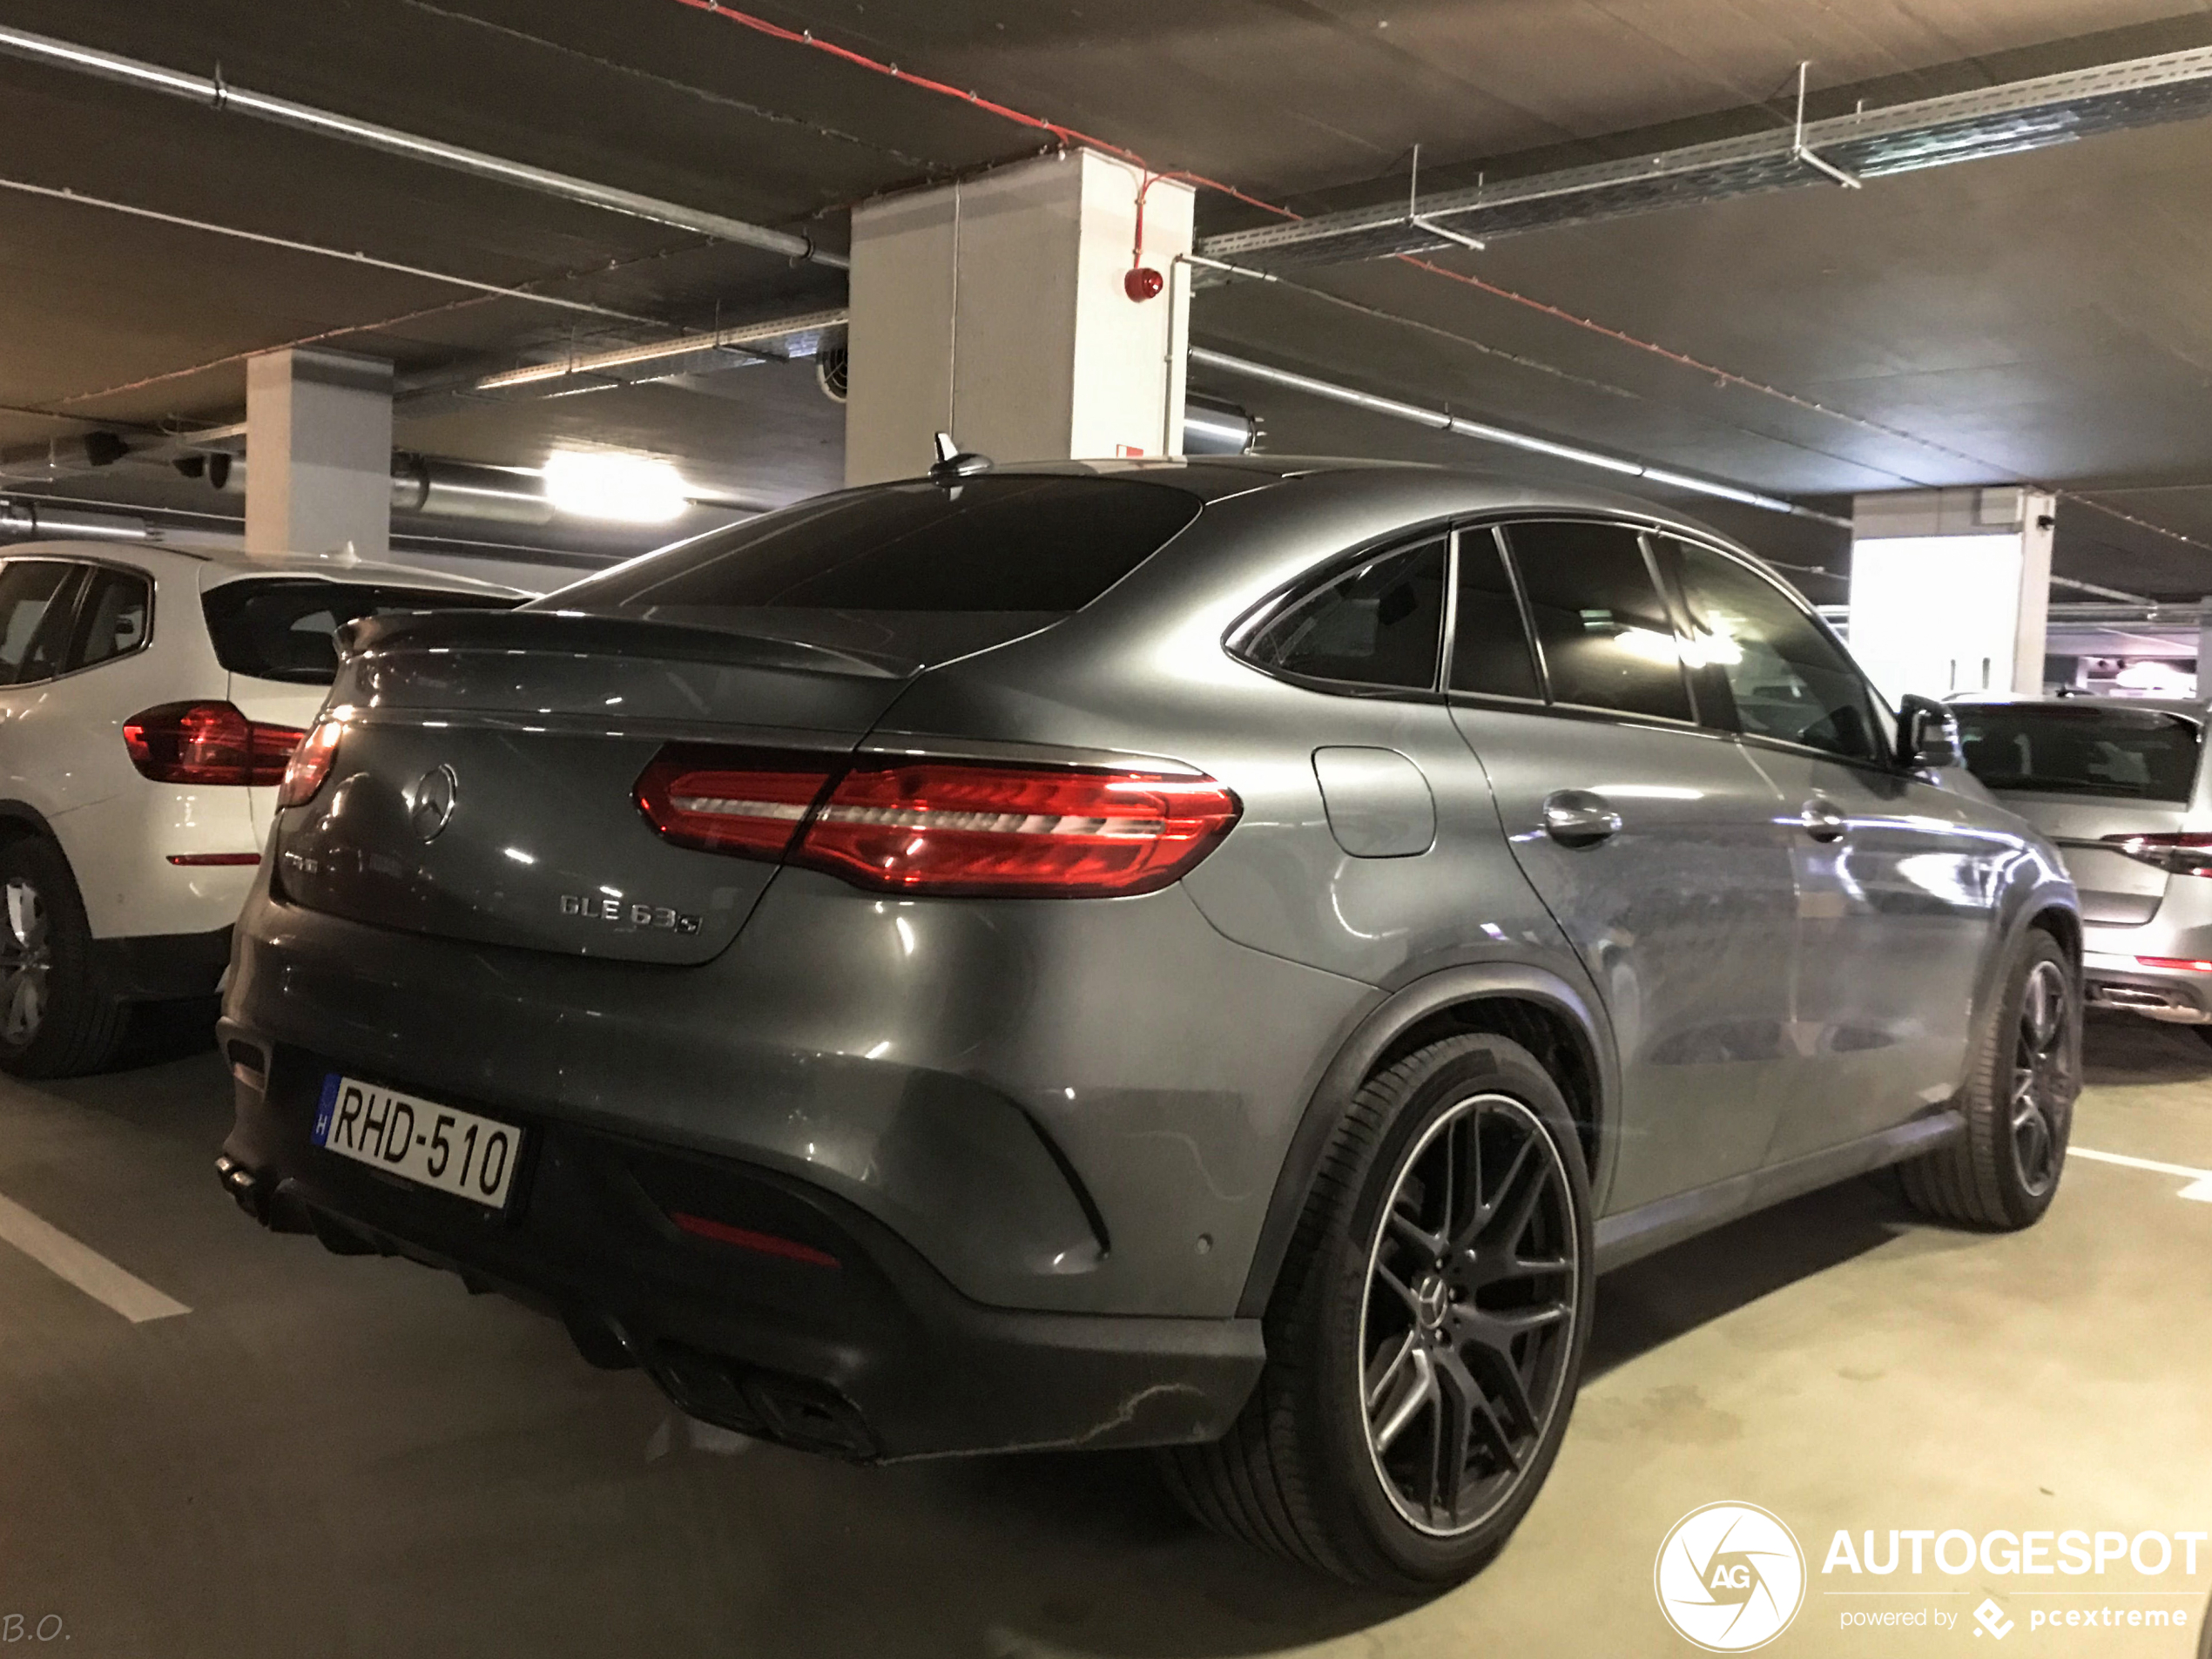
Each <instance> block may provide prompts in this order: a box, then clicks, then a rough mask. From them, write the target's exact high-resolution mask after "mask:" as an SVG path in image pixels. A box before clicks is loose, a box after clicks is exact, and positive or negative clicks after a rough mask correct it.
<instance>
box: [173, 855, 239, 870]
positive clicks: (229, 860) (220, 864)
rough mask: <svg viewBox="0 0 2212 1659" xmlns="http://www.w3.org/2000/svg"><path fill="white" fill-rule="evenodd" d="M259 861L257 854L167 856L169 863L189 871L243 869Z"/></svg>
mask: <svg viewBox="0 0 2212 1659" xmlns="http://www.w3.org/2000/svg"><path fill="white" fill-rule="evenodd" d="M260 861H261V855H260V853H171V854H170V855H169V862H170V863H172V864H180V865H184V866H185V867H187V868H191V869H202V868H212V869H222V868H226V867H230V866H233V865H236V866H239V867H241V868H243V867H246V866H248V865H253V864H259V863H260Z"/></svg>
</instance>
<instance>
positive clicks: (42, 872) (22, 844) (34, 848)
mask: <svg viewBox="0 0 2212 1659" xmlns="http://www.w3.org/2000/svg"><path fill="white" fill-rule="evenodd" d="M17 876H21V877H22V878H24V880H28V881H29V882H30V884H31V885H32V886H33V887H36V888H37V890H38V896H39V899H40V900H41V902H42V903H44V906H45V908H46V936H47V940H48V948H49V949H50V951H51V967H50V968H48V969H47V974H46V1010H45V1013H44V1016H43V1017H42V1018H41V1019H40V1021H39V1022H38V1029H37V1032H36V1033H35V1034H33V1035H32V1037H31V1039H30V1042H24V1043H17V1042H10V1041H9V1040H8V1039H7V1037H6V1036H5V1035H0V1071H6V1072H10V1073H13V1074H14V1075H15V1076H21V1077H43V1076H50V1075H51V1074H52V1073H53V1072H54V1071H55V1070H56V1069H57V1068H58V1066H59V1065H60V1062H62V1060H63V1059H64V1057H65V1056H66V1055H68V1053H69V1051H70V1050H71V1048H72V1047H73V1046H74V1043H75V1041H76V1036H77V1028H78V1026H79V1025H80V1024H82V1023H83V1022H84V1019H85V1018H86V1017H87V1015H88V1013H89V1011H90V1010H89V1008H88V1007H87V1002H88V999H89V997H90V995H91V978H92V972H91V969H92V964H91V929H90V928H89V927H87V925H86V923H85V921H84V900H82V899H80V898H79V897H78V892H77V882H76V880H75V878H74V877H72V876H71V873H70V868H69V861H68V860H66V859H64V857H63V856H62V854H61V851H60V849H59V848H57V847H56V846H53V845H52V844H51V842H48V841H46V840H43V839H42V838H40V837H38V836H37V835H23V836H18V837H17V839H15V840H11V841H9V842H7V843H5V844H4V845H0V893H4V890H5V886H6V883H7V882H8V881H9V880H12V879H14V878H16V877H17Z"/></svg>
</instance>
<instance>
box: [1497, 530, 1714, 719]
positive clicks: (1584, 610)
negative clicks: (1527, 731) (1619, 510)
mask: <svg viewBox="0 0 2212 1659" xmlns="http://www.w3.org/2000/svg"><path fill="white" fill-rule="evenodd" d="M1506 536H1507V542H1508V543H1510V544H1511V546H1512V548H1513V556H1514V565H1515V567H1516V568H1517V569H1518V570H1520V572H1521V590H1522V592H1524V593H1525V594H1527V597H1528V611H1529V618H1530V620H1531V621H1532V622H1533V623H1534V624H1535V629H1536V641H1537V644H1539V645H1540V646H1541V649H1542V651H1543V653H1544V671H1545V673H1546V674H1547V675H1548V677H1549V678H1550V680H1551V693H1552V697H1553V698H1554V700H1555V701H1558V702H1561V703H1579V704H1582V705H1585V706H1588V707H1590V708H1599V709H1615V710H1618V711H1620V712H1622V713H1624V714H1650V715H1658V716H1661V717H1662V718H1667V719H1671V720H1687V719H1689V718H1691V713H1690V703H1689V686H1688V685H1686V684H1685V683H1684V682H1683V673H1682V659H1681V652H1680V647H1679V645H1678V644H1677V642H1676V638H1675V625H1674V623H1673V621H1672V619H1670V618H1669V617H1668V615H1667V609H1666V606H1665V604H1663V603H1662V601H1661V599H1660V597H1659V590H1658V588H1657V586H1656V584H1655V583H1653V581H1652V579H1651V570H1650V567H1649V565H1647V564H1646V563H1645V562H1644V556H1643V544H1642V537H1641V536H1638V535H1637V534H1636V532H1635V530H1634V529H1629V527H1628V526H1626V525H1622V524H1591V523H1571V522H1568V521H1554V522H1546V521H1539V522H1535V523H1527V524H1515V525H1513V526H1512V527H1511V528H1510V529H1508V530H1507V533H1506Z"/></svg>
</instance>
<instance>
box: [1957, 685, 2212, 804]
mask: <svg viewBox="0 0 2212 1659" xmlns="http://www.w3.org/2000/svg"><path fill="white" fill-rule="evenodd" d="M1957 713H1958V716H1959V738H1960V739H1961V741H1962V742H1963V743H1964V745H1965V746H1966V768H1967V770H1968V771H1970V772H1973V774H1974V776H1975V777H1977V778H1979V779H1981V781H1982V782H1983V783H1984V784H1986V786H1988V787H1990V788H1992V789H1997V790H2014V791H2019V792H2024V793H2028V794H2035V793H2042V794H2054V795H2105V796H2110V797H2112V798H2113V799H2124V800H2159V801H2186V800H2187V799H2188V798H2189V794H2190V792H2191V790H2192V788H2193V786H2195V781H2196V764H2197V753H2198V751H2199V749H2200V747H2201V746H2202V742H2203V736H2204V729H2203V727H2202V725H2200V724H2199V723H2198V722H2196V721H2195V720H2192V719H2189V718H2187V717H2186V716H2183V715H2179V714H2171V713H2168V712H2166V711H2162V710H2158V709H2131V708H2127V707H2124V706H2123V707H2114V706H2111V705H2105V706H2100V707H2088V706H2083V705H2073V706H2068V705H2064V704H2054V705H2018V706H2006V705H1994V706H1982V705H1974V704H1966V705H1962V706H1960V707H1959V709H1958V711H1957Z"/></svg>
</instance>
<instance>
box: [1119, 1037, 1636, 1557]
mask: <svg viewBox="0 0 2212 1659" xmlns="http://www.w3.org/2000/svg"><path fill="white" fill-rule="evenodd" d="M1447 1169H1448V1170H1450V1171H1451V1174H1450V1180H1451V1183H1452V1184H1451V1186H1450V1187H1449V1188H1448V1189H1447V1188H1446V1186H1445V1185H1444V1183H1445V1179H1446V1173H1445V1172H1446V1171H1447ZM1469 1177H1472V1180H1471V1181H1470V1179H1469ZM1393 1217H1394V1219H1393ZM1447 1217H1448V1224H1447ZM1454 1235H1456V1245H1457V1246H1463V1247H1454V1244H1453V1236H1454ZM1416 1239H1419V1240H1420V1242H1419V1243H1416V1242H1415V1241H1416ZM1440 1259H1441V1260H1443V1261H1444V1262H1445V1263H1446V1267H1445V1271H1442V1272H1439V1271H1436V1264H1437V1262H1438V1261H1439V1260H1440ZM1416 1264H1418V1266H1419V1269H1420V1271H1418V1272H1417V1271H1415V1268H1416ZM1531 1268H1533V1269H1534V1270H1535V1271H1527V1270H1529V1269H1531ZM1594 1284H1595V1273H1594V1268H1593V1251H1592V1239H1591V1218H1590V1196H1589V1180H1588V1174H1587V1172H1586V1171H1585V1170H1584V1169H1583V1163H1582V1154H1581V1142H1580V1140H1579V1139H1578V1138H1577V1136H1576V1133H1575V1123H1574V1120H1573V1117H1572V1116H1571V1115H1570V1114H1569V1112H1568V1107H1567V1103H1566V1100H1565V1099H1564V1098H1563V1097H1562V1096H1561V1093H1560V1090H1559V1088H1558V1086H1557V1085H1556V1084H1555V1083H1554V1082H1553V1081H1552V1080H1551V1078H1550V1077H1549V1076H1548V1075H1547V1074H1546V1073H1545V1071H1544V1069H1543V1068H1542V1066H1541V1065H1540V1064H1538V1063H1537V1061H1536V1059H1535V1057H1534V1055H1531V1054H1530V1053H1529V1052H1528V1051H1527V1049H1523V1048H1522V1047H1521V1046H1520V1045H1519V1044H1518V1043H1515V1042H1509V1041H1507V1039H1505V1038H1503V1037H1499V1036H1491V1035H1467V1036H1459V1037H1453V1038H1450V1039H1447V1041H1444V1042H1437V1043H1433V1044H1432V1045H1430V1046H1429V1047H1427V1048H1425V1049H1420V1051H1418V1052H1417V1053H1414V1054H1413V1055H1408V1056H1406V1058H1405V1059H1403V1060H1401V1061H1399V1062H1398V1063H1397V1064H1395V1065H1393V1066H1392V1067H1391V1068H1389V1069H1387V1070H1386V1071H1383V1072H1381V1073H1379V1074H1378V1075H1377V1076H1375V1077H1373V1078H1372V1079H1371V1080H1370V1081H1369V1082H1367V1083H1366V1086H1365V1087H1364V1088H1362V1089H1360V1091H1359V1094H1358V1095H1357V1096H1355V1097H1354V1098H1353V1101H1352V1109H1351V1111H1350V1113H1349V1114H1348V1115H1347V1116H1346V1117H1345V1122H1344V1123H1343V1124H1342V1126H1341V1127H1340V1128H1339V1130H1338V1131H1337V1135H1336V1137H1335V1139H1334V1140H1333V1141H1332V1143H1331V1144H1330V1147H1329V1149H1328V1151H1327V1152H1326V1154H1325V1156H1324V1157H1323V1159H1322V1162H1321V1165H1320V1168H1319V1170H1318V1171H1317V1173H1316V1175H1315V1177H1314V1183H1313V1190H1312V1195H1311V1196H1310V1197H1309V1198H1308V1199H1307V1202H1306V1208H1305V1213H1304V1214H1303V1216H1301V1217H1300V1218H1299V1221H1298V1229H1297V1231H1296V1233H1295V1234H1294V1236H1293V1238H1292V1239H1291V1247H1290V1250H1289V1251H1288V1253H1287V1254H1286V1256H1285V1260H1284V1263H1283V1271H1282V1274H1281V1277H1280V1278H1279V1279H1278V1282H1277V1285H1276V1290H1275V1294H1274V1297H1273V1299H1272V1301H1271V1305H1270V1306H1269V1309H1268V1312H1267V1318H1266V1334H1267V1356H1268V1357H1267V1364H1266V1366H1265V1368H1264V1370H1263V1371H1262V1372H1261V1374H1260V1379H1259V1383H1258V1386H1257V1387H1256V1388H1255V1389H1254V1390H1253V1393H1252V1397H1251V1399H1250V1400H1249V1401H1247V1402H1246V1404H1245V1406H1244V1411H1243V1413H1241V1414H1240V1415H1239V1416H1238V1420H1237V1421H1236V1423H1235V1424H1234V1425H1233V1426H1231V1429H1230V1432H1229V1433H1228V1434H1227V1435H1226V1436H1224V1438H1223V1439H1222V1440H1218V1441H1217V1442H1215V1443H1213V1444H1212V1445H1210V1446H1196V1447H1176V1448H1174V1449H1172V1450H1170V1451H1168V1452H1165V1453H1162V1461H1163V1465H1164V1467H1165V1470H1166V1474H1167V1479H1168V1483H1169V1485H1170V1487H1171V1488H1172V1489H1173V1490H1174V1491H1175V1493H1176V1494H1177V1496H1178V1497H1179V1498H1180V1499H1181V1500H1182V1501H1183V1503H1184V1507H1187V1508H1188V1509H1190V1512H1191V1513H1192V1514H1194V1515H1196V1516H1197V1518H1198V1519H1199V1520H1200V1521H1204V1523H1205V1524H1207V1525H1208V1526H1210V1527H1213V1528H1215V1529H1216V1530H1217V1531H1220V1532H1224V1533H1227V1534H1231V1536H1233V1537H1237V1538H1240V1539H1243V1540H1244V1541H1247V1542H1249V1543H1252V1544H1255V1545H1258V1546H1259V1547H1260V1548H1264V1549H1269V1550H1272V1551H1273V1552H1275V1553H1276V1554H1281V1555H1285V1556H1288V1557H1290V1558H1291V1559H1292V1560H1294V1561H1301V1562H1304V1563H1305V1564H1307V1565H1309V1566H1313V1567H1317V1568H1321V1569H1322V1570H1324V1571H1325V1572H1328V1573H1332V1574H1334V1575H1336V1576H1338V1577H1339V1578H1343V1579H1345V1580H1348V1581H1352V1582H1354V1583H1359V1584H1366V1585H1373V1586H1376V1587H1379V1588H1386V1589H1392V1590H1398V1591H1403V1592H1408V1593H1420V1592H1424V1591H1430V1590H1433V1589H1435V1588H1439V1587H1440V1586H1445V1585H1449V1584H1453V1583H1456V1582H1457V1581H1460V1580H1461V1579H1463V1578H1465V1577H1467V1575H1469V1574H1471V1573H1473V1572H1474V1571H1476V1570H1477V1569H1478V1568H1480V1567H1481V1566H1482V1565H1483V1564H1484V1563H1485V1562H1486V1561H1488V1560H1489V1559H1490V1557H1491V1556H1493V1555H1494V1554H1496V1553H1497V1551H1498V1549H1499V1548H1500V1547H1501V1545H1502V1544H1503V1543H1504V1542H1505V1541H1506V1539H1507V1537H1508V1536H1509V1535H1510V1534H1511V1533H1512V1532H1513V1529H1514V1527H1516V1526H1517V1525H1519V1524H1520V1521H1521V1517H1522V1516H1523V1515H1524V1514H1527V1510H1528V1507H1529V1505H1530V1504H1532V1503H1534V1501H1535V1498H1536V1494H1537V1492H1538V1491H1539V1490H1540V1489H1541V1487H1542V1486H1543V1483H1544V1479H1545V1477H1546V1476H1547V1475H1548V1474H1549V1473H1550V1470H1551V1465H1552V1460H1553V1459H1554V1457H1555V1456H1556V1455H1557V1454H1558V1451H1559V1445H1560V1441H1561V1439H1562V1438H1563V1437H1564V1436H1565V1434H1566V1432H1567V1420H1568V1416H1569V1414H1570V1413H1572V1411H1573V1409H1574V1403H1575V1388H1576V1386H1577V1384H1578V1382H1579V1380H1580V1378H1581V1366H1582V1359H1583V1356H1584V1353H1585V1352H1587V1349H1588V1341H1589V1327H1590V1306H1591V1301H1592V1290H1593V1287H1594ZM1371 1378H1372V1379H1376V1381H1375V1384H1374V1385H1372V1386H1371V1384H1370V1381H1369V1379H1371ZM1478 1399H1479V1400H1480V1414H1478V1410H1477V1408H1476V1406H1474V1405H1473V1404H1471V1403H1470V1402H1472V1401H1474V1400H1478ZM1462 1420H1464V1422H1465V1425H1466V1427H1465V1428H1464V1430H1462V1429H1461V1427H1460V1425H1461V1422H1462ZM1462 1433H1463V1434H1464V1437H1465V1438H1464V1439H1461V1438H1460V1435H1461V1434H1462ZM1440 1447H1442V1448H1446V1449H1447V1450H1448V1449H1449V1448H1453V1447H1458V1448H1460V1453H1459V1457H1458V1461H1459V1465H1460V1474H1459V1475H1458V1476H1457V1478H1456V1479H1451V1480H1450V1483H1449V1485H1448V1486H1447V1484H1445V1481H1446V1480H1447V1479H1448V1478H1449V1477H1444V1476H1441V1475H1440V1471H1443V1470H1448V1469H1449V1468H1450V1467H1451V1465H1452V1463H1453V1457H1452V1456H1450V1455H1447V1456H1444V1457H1442V1458H1439V1457H1438V1456H1437V1453H1438V1451H1439V1449H1440Z"/></svg>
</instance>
